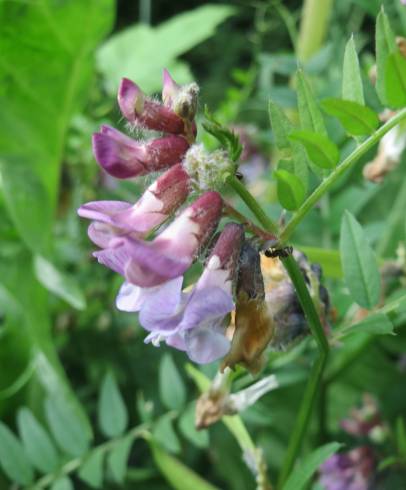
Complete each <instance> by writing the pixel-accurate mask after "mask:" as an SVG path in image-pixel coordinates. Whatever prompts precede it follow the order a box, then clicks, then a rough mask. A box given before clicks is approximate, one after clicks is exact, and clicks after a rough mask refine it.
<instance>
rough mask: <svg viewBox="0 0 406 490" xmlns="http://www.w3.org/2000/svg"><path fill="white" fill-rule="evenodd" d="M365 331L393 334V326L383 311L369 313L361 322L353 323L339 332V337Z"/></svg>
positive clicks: (370, 333) (371, 333) (375, 333)
mask: <svg viewBox="0 0 406 490" xmlns="http://www.w3.org/2000/svg"><path fill="white" fill-rule="evenodd" d="M359 333H366V334H369V335H388V334H392V335H393V334H394V326H393V323H392V322H391V321H390V319H389V317H388V316H387V315H385V313H374V314H372V315H369V316H368V317H367V318H365V319H364V320H362V321H361V322H358V323H355V324H353V325H351V326H350V327H347V328H345V329H343V330H342V331H341V332H340V338H342V337H344V336H347V335H352V334H359Z"/></svg>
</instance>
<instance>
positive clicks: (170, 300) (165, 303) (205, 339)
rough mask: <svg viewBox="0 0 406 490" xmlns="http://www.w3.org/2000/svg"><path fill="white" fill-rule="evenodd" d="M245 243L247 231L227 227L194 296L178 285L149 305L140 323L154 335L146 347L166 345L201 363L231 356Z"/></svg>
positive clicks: (142, 314)
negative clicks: (229, 333)
mask: <svg viewBox="0 0 406 490" xmlns="http://www.w3.org/2000/svg"><path fill="white" fill-rule="evenodd" d="M242 239H243V229H242V227H241V226H240V225H237V224H234V223H229V224H227V225H226V226H225V227H224V230H223V231H222V233H221V234H220V236H219V238H218V240H217V242H216V244H215V246H214V248H213V250H212V252H211V254H210V257H209V258H208V260H207V264H206V266H205V268H204V271H203V273H202V275H201V277H200V279H199V280H198V282H197V283H196V285H195V287H194V288H193V290H192V291H191V292H188V293H182V291H181V288H182V283H181V282H180V281H179V282H178V283H175V282H173V283H172V285H171V286H170V287H171V291H170V294H168V291H162V290H161V291H159V292H158V293H157V294H155V296H153V297H152V296H151V297H150V298H149V300H148V301H146V302H145V303H144V305H143V306H142V308H141V311H140V324H141V325H142V326H143V327H144V328H145V329H146V330H149V331H150V332H151V334H150V335H149V336H148V337H147V338H146V339H145V341H146V342H153V343H155V344H156V343H159V341H160V340H165V341H166V343H167V344H168V345H171V346H172V347H175V348H177V349H180V350H185V351H186V352H187V354H188V356H189V358H190V359H191V360H192V361H194V362H197V363H199V364H206V363H209V362H213V361H215V360H217V359H219V358H221V357H224V356H225V355H226V354H227V352H228V351H229V349H230V341H229V340H228V339H227V338H226V336H225V328H226V327H227V326H228V321H227V320H228V315H229V313H230V312H231V311H232V310H233V309H234V301H233V282H234V277H235V272H236V268H237V262H238V258H239V253H240V248H241V243H242Z"/></svg>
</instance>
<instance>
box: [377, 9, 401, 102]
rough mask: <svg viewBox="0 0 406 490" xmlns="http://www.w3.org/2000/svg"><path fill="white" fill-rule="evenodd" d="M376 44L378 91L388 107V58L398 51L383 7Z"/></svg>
mask: <svg viewBox="0 0 406 490" xmlns="http://www.w3.org/2000/svg"><path fill="white" fill-rule="evenodd" d="M375 43H376V46H375V49H376V70H377V78H376V91H377V93H378V95H379V98H380V99H381V102H382V104H383V105H384V106H387V105H388V102H387V99H386V93H387V91H386V63H387V59H388V56H389V55H390V54H391V53H393V52H394V51H395V50H396V41H395V35H394V34H393V32H392V29H391V27H390V24H389V19H388V17H387V16H386V14H385V12H384V9H383V7H382V9H381V11H380V12H379V14H378V17H377V18H376V33H375Z"/></svg>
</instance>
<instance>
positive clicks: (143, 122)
mask: <svg viewBox="0 0 406 490" xmlns="http://www.w3.org/2000/svg"><path fill="white" fill-rule="evenodd" d="M118 104H119V106H120V110H121V112H122V114H123V116H124V117H125V118H126V119H127V120H128V121H129V122H130V123H133V124H137V125H140V126H141V127H145V128H147V129H152V130H155V131H163V132H165V133H173V134H182V133H184V130H185V126H184V122H183V120H182V118H181V117H180V116H178V115H177V114H175V112H173V110H171V109H169V108H168V107H166V106H164V105H162V104H160V103H159V102H155V101H154V100H151V99H149V98H148V97H146V96H145V95H144V94H143V93H142V91H141V89H140V88H139V87H138V85H136V84H135V83H134V82H132V81H131V80H128V78H123V79H122V81H121V84H120V87H119V90H118Z"/></svg>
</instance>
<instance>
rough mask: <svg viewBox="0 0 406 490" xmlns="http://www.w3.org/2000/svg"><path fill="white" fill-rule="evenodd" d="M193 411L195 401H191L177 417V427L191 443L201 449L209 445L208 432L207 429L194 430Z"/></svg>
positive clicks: (194, 410)
mask: <svg viewBox="0 0 406 490" xmlns="http://www.w3.org/2000/svg"><path fill="white" fill-rule="evenodd" d="M195 412H196V402H192V403H190V404H189V405H188V406H187V408H186V410H185V411H184V412H183V414H182V415H181V417H180V419H179V429H180V431H181V432H182V434H183V435H184V436H185V437H186V439H188V440H189V441H190V442H191V443H192V444H194V445H195V446H196V447H198V448H201V449H203V448H206V447H208V446H209V432H208V431H207V430H196V426H195Z"/></svg>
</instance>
